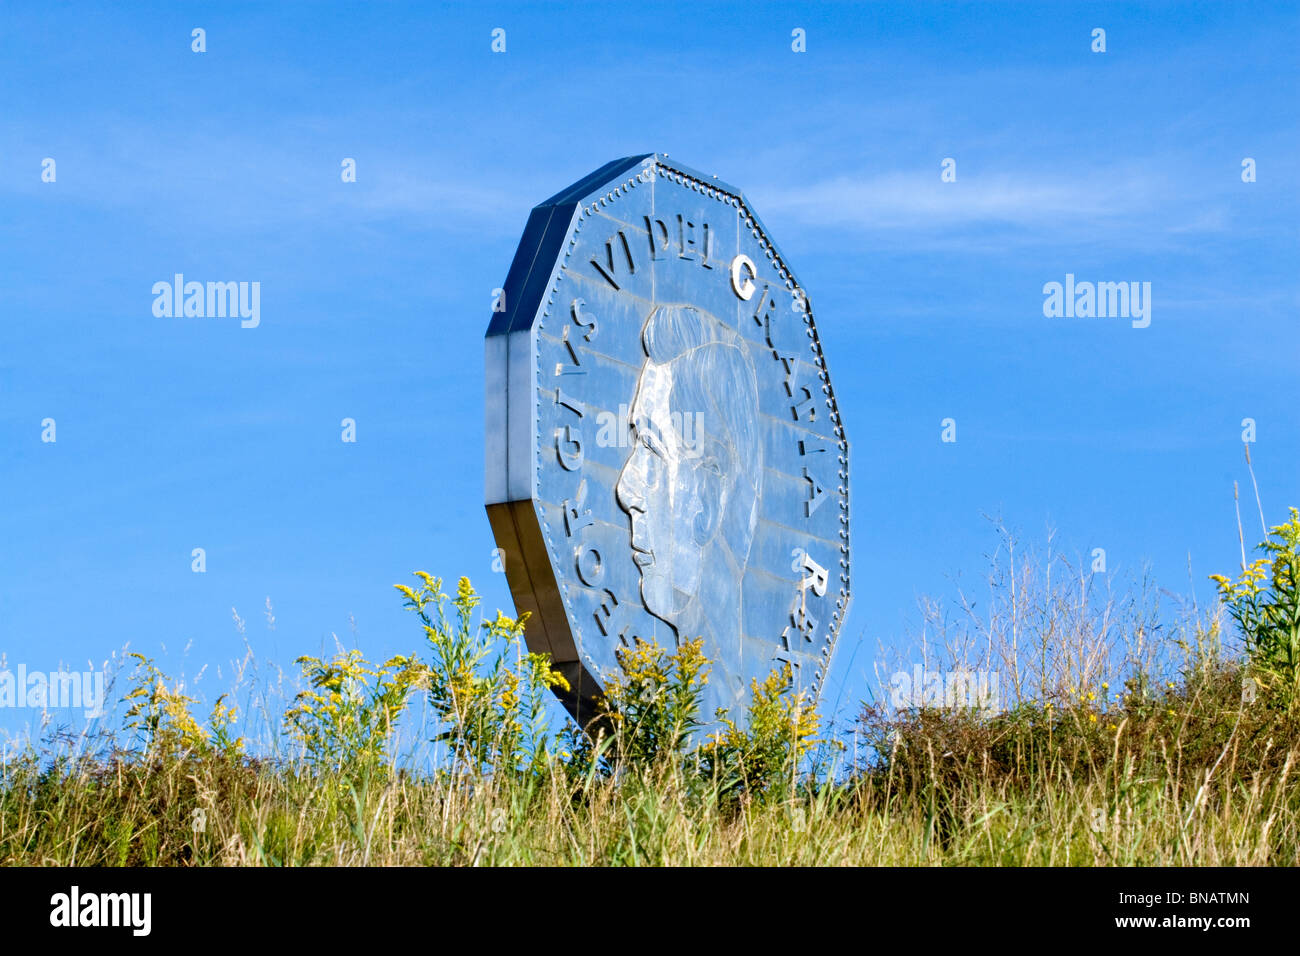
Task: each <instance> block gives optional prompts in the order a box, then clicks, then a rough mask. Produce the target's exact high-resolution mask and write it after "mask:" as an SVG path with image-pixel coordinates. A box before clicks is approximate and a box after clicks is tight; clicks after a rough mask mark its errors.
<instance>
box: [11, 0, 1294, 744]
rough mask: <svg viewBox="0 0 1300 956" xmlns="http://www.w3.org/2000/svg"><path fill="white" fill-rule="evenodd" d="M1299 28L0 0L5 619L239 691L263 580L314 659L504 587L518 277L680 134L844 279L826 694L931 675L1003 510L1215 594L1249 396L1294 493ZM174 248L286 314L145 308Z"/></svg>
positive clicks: (784, 237)
mask: <svg viewBox="0 0 1300 956" xmlns="http://www.w3.org/2000/svg"><path fill="white" fill-rule="evenodd" d="M195 27H202V28H204V29H205V30H206V34H207V36H206V42H207V52H205V53H202V54H197V53H194V52H192V51H191V49H190V45H191V30H192V29H193V28H195ZM496 27H501V28H504V29H505V30H506V36H507V51H506V53H504V54H494V53H492V52H491V50H490V42H491V36H490V34H491V31H492V29H493V28H496ZM1096 27H1101V28H1103V29H1105V30H1106V40H1107V50H1106V52H1105V53H1104V54H1098V53H1093V52H1092V51H1091V50H1090V44H1091V32H1092V30H1093V29H1094V28H1096ZM1298 27H1300V15H1298V14H1297V12H1296V10H1295V8H1294V7H1293V6H1291V5H1288V4H1264V3H1233V4H1218V3H1183V4H1104V5H1103V4H1086V5H1083V4H1056V3H1051V4H1031V3H1012V4H983V3H982V4H957V3H942V4H941V3H934V4H913V3H905V4H884V3H882V4H869V5H858V4H829V5H817V6H812V5H799V4H779V5H778V4H770V5H761V6H757V7H755V6H753V5H727V4H708V5H697V6H695V7H687V8H680V7H677V6H675V5H674V6H669V5H663V4H655V3H638V4H635V5H630V6H628V7H626V8H615V7H611V6H610V5H608V4H586V5H562V4H544V5H543V4H537V5H518V6H516V5H504V4H491V3H487V4H475V5H466V6H456V7H451V6H448V7H431V6H430V5H427V4H398V3H393V4H355V5H339V4H324V3H322V4H306V3H304V4H285V5H276V6H274V7H272V6H269V5H263V4H247V5H245V4H234V3H222V4H186V5H175V4H156V5H149V4H131V5H118V4H45V3H6V4H5V6H4V9H3V11H0V58H2V59H3V62H4V63H5V64H6V67H5V70H4V77H3V79H0V307H2V308H3V321H0V395H2V396H3V401H2V402H0V448H3V455H2V456H0V493H2V494H3V500H4V505H3V507H0V651H3V652H4V653H5V655H6V658H7V660H8V662H9V663H10V665H11V666H12V665H13V664H14V663H16V662H19V661H21V662H24V663H25V664H26V665H27V666H28V668H30V669H46V670H51V669H55V668H57V667H58V666H60V665H61V664H63V665H68V666H73V667H82V668H84V667H85V666H86V662H87V661H88V660H89V661H93V662H94V663H95V665H96V666H98V665H99V664H100V662H102V661H103V660H104V659H105V658H107V657H109V655H110V654H111V653H112V652H113V651H114V650H117V649H120V648H121V647H122V646H123V645H124V644H126V643H127V642H130V644H131V647H132V649H133V650H140V651H144V652H146V653H151V654H155V655H158V656H159V657H160V658H162V663H163V666H164V667H165V668H166V669H168V670H170V671H172V672H173V673H177V674H180V673H183V674H184V675H186V677H187V679H188V681H189V686H190V687H191V689H196V690H197V691H198V692H199V694H200V695H201V696H203V697H205V698H206V699H208V700H210V699H211V698H212V697H215V696H216V694H219V693H221V692H222V691H223V690H225V689H227V684H228V681H229V678H230V674H231V667H230V662H231V661H232V660H235V659H238V658H239V657H241V656H242V654H243V652H244V647H243V639H242V638H241V636H240V635H239V633H238V632H237V630H236V628H235V625H234V622H233V620H232V612H231V609H232V608H235V609H237V610H238V613H239V614H240V615H241V616H242V617H243V618H244V619H245V620H246V621H247V635H248V640H249V642H250V643H251V645H252V647H253V649H254V651H255V652H256V653H257V654H258V655H259V657H261V658H263V659H264V660H265V661H267V662H275V663H278V664H280V665H281V666H284V667H287V668H291V667H292V660H293V658H294V657H295V656H297V655H298V654H300V653H318V652H321V651H329V650H331V649H332V647H333V640H332V638H331V636H330V635H331V634H337V635H338V636H339V638H340V639H341V640H343V641H344V642H345V643H347V644H353V643H356V644H358V645H359V646H360V647H361V648H362V649H363V650H364V651H366V653H367V654H368V655H369V656H371V657H372V658H374V657H382V656H385V655H388V654H390V653H394V652H397V651H401V650H408V649H410V648H412V647H415V646H418V642H419V640H420V635H419V633H418V632H417V629H416V628H415V627H414V626H413V623H412V619H411V617H410V616H409V614H407V613H406V612H403V611H402V610H401V607H400V602H399V599H398V597H397V595H396V592H394V591H393V590H392V588H391V585H392V584H393V583H395V582H399V581H401V582H405V581H407V580H409V574H410V572H411V571H413V570H415V569H417V568H418V569H426V570H428V571H429V572H431V573H433V574H437V575H443V576H445V577H447V578H449V579H453V580H454V578H455V577H457V576H459V575H462V574H465V575H468V576H469V577H470V578H471V579H472V580H473V582H474V584H475V585H476V586H477V587H478V588H479V589H480V590H481V592H482V593H483V595H484V604H485V606H486V607H487V608H488V609H489V610H492V609H495V608H497V607H501V608H503V609H505V610H506V611H507V612H509V611H510V610H511V607H512V606H511V604H510V598H509V593H508V591H507V589H506V586H505V581H504V579H503V578H502V576H501V575H499V574H494V573H493V572H492V567H491V565H492V554H491V552H492V548H493V547H494V543H493V540H492V536H491V531H490V529H489V526H488V522H487V519H486V516H485V513H484V510H483V507H482V500H483V497H482V496H483V474H482V471H483V466H482V454H483V452H482V447H483V442H482V427H483V412H482V403H483V394H482V392H483V380H482V376H483V372H482V364H483V362H482V354H483V351H482V350H483V334H484V332H485V330H486V327H487V322H488V319H489V315H490V307H491V300H492V290H493V289H494V288H496V287H497V286H499V285H500V284H501V282H502V280H503V278H504V276H505V273H506V270H507V268H508V266H509V264H510V260H511V257H512V255H513V252H514V248H515V245H516V244H517V242H518V240H519V237H520V234H521V232H522V229H523V225H524V222H525V220H526V218H527V215H528V211H529V210H530V208H531V207H532V206H533V205H535V204H536V203H538V202H540V201H542V200H543V199H545V198H546V197H548V196H550V195H552V194H554V193H555V192H557V191H558V190H559V189H560V188H562V187H564V186H566V185H568V184H569V183H571V182H573V181H575V180H577V179H579V178H581V177H582V176H583V175H585V174H586V173H588V172H590V171H591V170H593V169H595V168H597V167H598V166H600V165H602V164H603V163H605V162H607V161H608V160H611V159H614V158H617V157H621V156H627V155H634V154H637V153H645V152H652V151H661V152H667V153H669V154H670V155H671V156H672V157H674V158H676V159H679V160H680V161H682V162H684V163H686V164H688V165H691V166H694V167H696V168H698V169H702V170H705V171H707V172H712V173H716V174H717V175H718V176H719V177H720V178H722V179H724V180H727V181H729V182H732V183H734V184H736V185H738V186H739V187H741V188H742V189H743V190H744V191H745V193H746V195H747V196H748V198H749V199H750V201H751V202H752V204H753V205H754V207H755V208H756V209H757V210H758V212H759V213H760V215H761V216H762V217H763V219H764V222H765V224H766V225H767V227H768V229H769V230H770V232H771V233H772V235H773V236H774V237H775V239H776V241H777V242H778V243H779V244H780V245H781V247H782V250H783V252H784V253H785V255H786V256H787V257H788V258H789V260H790V261H791V263H792V265H793V266H794V268H795V269H796V270H797V271H798V273H799V275H800V278H801V280H802V281H803V283H804V285H805V287H806V288H807V290H808V292H809V296H810V299H811V301H812V303H813V306H814V309H815V313H816V316H817V322H818V327H819V331H820V334H821V338H822V342H823V345H824V346H825V349H826V354H827V359H828V364H829V366H830V370H831V374H832V377H833V379H834V382H835V385H836V392H837V396H838V398H839V401H840V405H841V411H842V413H843V417H844V421H845V424H846V428H847V432H848V436H849V439H850V442H851V447H852V509H853V525H852V535H853V573H854V579H853V587H854V604H853V609H852V612H851V614H850V616H849V619H848V623H847V626H846V628H845V630H844V632H843V634H842V637H841V643H840V649H839V651H838V652H837V656H836V664H835V668H834V670H833V675H832V678H831V680H830V683H829V688H830V694H831V695H832V697H833V698H834V700H838V701H840V702H841V705H842V706H847V707H848V709H849V710H851V709H852V706H853V705H852V702H854V701H856V699H858V698H861V697H862V696H864V695H866V694H868V693H869V692H870V687H869V684H870V671H871V667H870V664H871V661H872V660H874V659H876V658H878V657H879V656H880V655H879V653H878V649H879V647H880V646H882V645H883V646H884V647H886V648H892V649H894V650H895V651H896V652H897V653H898V654H900V655H901V657H902V658H903V659H905V660H912V659H919V658H918V657H917V656H916V653H915V649H914V648H913V647H912V646H911V645H910V644H909V642H910V641H914V639H915V637H914V634H915V627H916V623H917V611H916V600H917V598H918V596H920V595H923V594H932V595H935V596H938V597H947V596H950V595H951V594H952V591H953V586H954V579H956V578H958V577H960V578H962V579H963V580H965V579H970V578H974V579H978V578H979V577H980V576H981V575H982V574H983V573H984V570H985V566H986V555H987V554H988V553H989V552H990V551H991V550H992V549H993V547H994V546H995V545H996V537H995V535H994V533H993V529H992V527H991V525H990V523H989V521H988V519H987V518H986V517H984V515H986V514H1000V515H1001V516H1002V517H1003V518H1004V519H1005V520H1006V521H1007V523H1008V524H1010V525H1012V526H1013V527H1015V528H1018V529H1020V531H1021V532H1022V533H1023V534H1024V536H1025V538H1026V539H1027V540H1028V541H1029V542H1030V543H1033V542H1035V541H1036V540H1039V541H1041V540H1043V539H1045V534H1046V530H1047V529H1048V528H1049V527H1052V528H1055V529H1056V533H1057V539H1056V544H1057V546H1059V547H1063V548H1065V549H1066V550H1070V551H1074V552H1077V553H1079V554H1087V553H1088V552H1090V551H1091V549H1092V548H1094V547H1104V548H1105V549H1106V552H1107V558H1108V564H1109V566H1110V568H1111V570H1112V571H1115V572H1118V573H1120V574H1121V575H1122V574H1124V573H1127V572H1132V573H1137V572H1139V571H1140V569H1141V568H1142V567H1143V566H1144V565H1149V566H1150V568H1151V571H1152V573H1153V574H1154V576H1155V578H1156V579H1157V580H1158V581H1159V582H1160V583H1161V584H1162V585H1163V586H1164V587H1166V588H1169V589H1171V590H1174V591H1177V592H1179V593H1185V592H1187V591H1188V590H1189V589H1191V588H1192V587H1193V586H1194V587H1195V589H1196V591H1197V596H1198V597H1199V598H1200V599H1201V601H1202V602H1204V601H1205V600H1207V599H1209V598H1210V597H1211V595H1212V589H1211V587H1210V586H1209V585H1208V584H1207V582H1206V581H1205V575H1207V574H1209V573H1211V572H1215V571H1228V570H1231V569H1232V568H1233V567H1234V566H1235V564H1236V563H1237V561H1238V545H1237V541H1236V537H1237V534H1236V530H1237V529H1236V519H1235V517H1234V512H1233V504H1232V496H1231V494H1232V482H1233V481H1234V480H1240V481H1243V482H1246V483H1247V485H1246V487H1248V482H1249V478H1248V475H1247V473H1246V472H1245V465H1244V461H1243V458H1242V451H1241V424H1240V423H1241V420H1242V419H1243V418H1245V417H1251V418H1254V419H1255V420H1256V422H1257V423H1258V443H1257V444H1256V445H1255V446H1254V450H1253V456H1254V461H1255V467H1256V473H1257V476H1258V478H1259V484H1260V491H1261V496H1262V498H1263V502H1264V507H1265V510H1266V513H1267V517H1268V519H1269V522H1270V523H1277V522H1279V521H1281V520H1282V519H1283V517H1284V516H1285V506H1287V505H1288V504H1293V503H1300V468H1298V464H1300V420H1298V419H1297V414H1296V395H1297V391H1296V385H1295V370H1296V365H1297V360H1300V331H1298V330H1297V323H1296V314H1297V306H1300V301H1298V299H1300V296H1298V294H1297V293H1298V283H1297V275H1300V270H1298V269H1297V267H1298V266H1300V237H1298V235H1297V223H1300V215H1298V214H1300V208H1298V207H1300V204H1298V203H1297V189H1296V183H1297V181H1300V162H1298V160H1297V157H1298V156H1300V136H1298V135H1297V122H1296V119H1297V115H1296V114H1297V103H1300V97H1298V96H1297V94H1298V93H1300V90H1298V89H1297V65H1296V59H1295V56H1294V37H1295V35H1296V33H1297V28H1298ZM795 28H802V29H804V30H805V31H806V34H807V52H805V53H794V52H792V50H791V31H792V30H793V29H795ZM45 157H51V158H53V159H55V161H56V163H57V166H56V170H57V179H56V181H55V182H53V183H46V182H42V181H41V163H42V160H43V159H44V158H45ZM344 157H353V158H355V159H356V162H357V182H356V183H348V184H345V183H342V182H341V181H340V176H339V171H340V163H341V161H342V159H343V158H344ZM946 157H952V158H954V159H955V160H956V163H957V181H956V182H953V183H941V182H940V163H941V161H942V160H943V159H944V158H946ZM1245 157H1251V158H1253V159H1254V160H1255V161H1256V164H1257V170H1258V179H1257V181H1256V182H1254V183H1243V182H1242V179H1241V163H1242V160H1243V158H1245ZM177 272H181V273H184V274H185V275H186V276H187V277H188V278H191V279H198V280H243V281H258V282H260V283H261V324H260V326H259V327H258V328H256V329H241V328H240V326H239V322H238V321H237V320H232V319H180V318H158V317H155V316H154V315H153V312H152V303H153V295H152V293H151V287H152V285H153V283H154V282H156V281H159V280H169V279H170V278H171V276H172V275H173V274H174V273H177ZM1067 273H1073V274H1074V275H1076V276H1077V277H1078V278H1079V279H1080V280H1085V279H1087V280H1093V281H1143V282H1150V283H1151V285H1152V299H1153V309H1152V322H1151V325H1150V327H1149V328H1145V329H1134V328H1132V327H1131V326H1130V324H1129V323H1128V322H1126V321H1124V320H1122V319H1100V318H1090V319H1082V318H1076V319H1049V318H1045V317H1044V315H1043V311H1042V305H1043V292H1042V288H1043V285H1044V283H1047V282H1051V281H1063V280H1064V277H1065V275H1066V274H1067ZM345 417H346V418H353V419H355V420H356V422H357V439H358V440H357V442H356V443H355V444H345V443H343V442H341V441H340V431H341V428H340V421H341V420H342V419H343V418H345ZM949 417H951V418H953V419H955V421H956V422H957V439H958V440H957V441H956V442H955V443H951V444H946V443H942V442H941V441H940V422H941V420H942V419H944V418H949ZM45 418H53V419H55V421H56V423H57V426H56V427H57V442H55V443H53V444H49V443H43V442H42V441H41V431H42V428H41V422H42V420H43V419H45ZM1251 507H1253V503H1252V505H1251ZM1243 510H1244V515H1243V517H1244V518H1249V516H1250V515H1251V514H1252V513H1253V512H1252V511H1251V510H1250V508H1244V509H1243ZM1255 524H1256V525H1257V522H1256V523H1255ZM1252 526H1253V525H1252V524H1250V523H1248V524H1247V537H1248V543H1249V541H1250V540H1251V539H1252V538H1257V537H1258V534H1254V535H1252V534H1250V528H1251V527H1252ZM198 547H202V548H204V549H205V551H206V556H207V557H206V560H207V571H206V573H204V574H195V573H193V572H192V571H191V551H192V549H194V548H198ZM1189 561H1190V564H1191V568H1192V578H1191V580H1190V581H1189V579H1188V563H1189ZM268 597H269V598H270V600H271V603H272V605H273V607H274V616H275V627H274V630H271V629H270V628H269V627H268V626H267V622H266V619H265V615H264V611H265V602H266V599H267V598H268ZM859 644H860V650H859V651H858V653H857V654H856V656H855V655H854V647H855V645H859ZM164 647H165V652H164ZM205 667H206V668H207V669H206V670H204V668H205ZM218 668H219V669H220V671H219V673H220V676H218ZM196 678H197V681H196ZM32 719H33V718H32V714H31V713H30V712H25V711H21V710H18V711H14V710H5V711H0V729H5V730H17V729H21V728H22V727H24V726H26V725H27V724H29V723H30V722H31V721H32Z"/></svg>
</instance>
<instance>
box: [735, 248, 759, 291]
mask: <svg viewBox="0 0 1300 956" xmlns="http://www.w3.org/2000/svg"><path fill="white" fill-rule="evenodd" d="M742 273H747V274H746V275H743V276H742ZM757 278H758V269H756V268H755V267H754V260H753V259H751V258H749V256H747V255H744V254H743V253H742V254H741V255H738V256H736V258H734V259H732V260H731V291H732V292H734V293H736V296H737V298H739V299H741V300H742V301H744V302H748V301H749V300H750V298H751V297H752V296H753V295H754V280H755V279H757Z"/></svg>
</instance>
